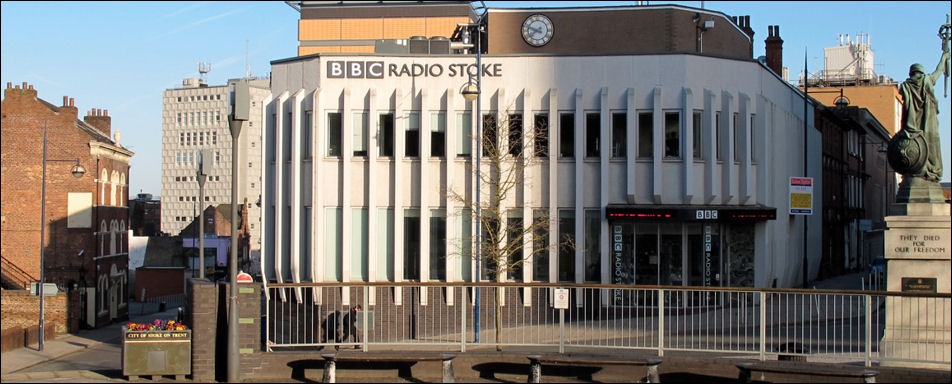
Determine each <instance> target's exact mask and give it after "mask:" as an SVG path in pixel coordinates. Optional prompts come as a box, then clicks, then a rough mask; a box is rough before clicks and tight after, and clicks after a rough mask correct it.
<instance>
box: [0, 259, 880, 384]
mask: <svg viewBox="0 0 952 384" xmlns="http://www.w3.org/2000/svg"><path fill="white" fill-rule="evenodd" d="M865 276H866V273H865V272H857V273H852V274H846V275H842V276H837V277H834V278H830V279H827V280H822V281H816V282H814V283H813V284H811V287H813V288H816V289H840V290H858V289H861V287H862V278H864V277H865ZM141 312H142V311H141V309H139V307H133V306H130V319H129V321H131V322H152V321H153V320H154V319H170V320H171V319H175V318H176V316H177V315H178V309H177V308H174V307H173V308H170V309H168V310H166V311H164V312H155V313H148V314H143V313H141ZM124 324H126V322H125V321H123V322H117V323H113V324H110V325H107V326H104V327H100V328H96V329H89V330H81V331H80V332H78V333H76V334H63V335H57V337H56V338H55V339H53V340H49V341H47V342H45V343H44V347H43V350H42V351H38V350H37V348H36V346H35V345H34V346H29V347H23V348H19V349H15V350H12V351H8V352H4V353H3V354H2V359H0V363H2V364H0V365H2V368H0V378H2V381H3V382H92V383H97V382H100V383H107V382H126V380H125V379H117V378H115V377H109V376H106V375H104V374H103V373H100V372H96V371H91V370H71V371H69V370H67V371H55V372H26V370H27V369H28V368H30V367H33V366H36V365H38V364H42V363H45V362H49V361H53V360H56V359H59V358H62V357H64V356H67V355H69V354H72V353H76V352H79V351H82V350H85V349H88V348H93V347H95V346H97V345H100V344H103V343H109V342H112V341H116V340H118V339H119V338H121V337H122V332H121V328H122V326H123V325H124Z"/></svg>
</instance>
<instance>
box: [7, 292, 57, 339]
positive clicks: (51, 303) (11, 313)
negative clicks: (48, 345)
mask: <svg viewBox="0 0 952 384" xmlns="http://www.w3.org/2000/svg"><path fill="white" fill-rule="evenodd" d="M2 296H3V299H2V300H3V302H2V315H0V317H2V319H0V320H2V323H3V326H2V328H3V331H4V337H6V335H7V332H6V331H8V330H11V329H21V330H20V332H21V333H22V332H23V330H26V329H29V328H31V327H33V328H36V327H37V326H38V325H39V321H40V317H39V310H40V297H39V296H33V295H31V294H30V291H25V290H24V291H19V290H16V291H14V290H6V289H4V290H3V291H2ZM66 301H67V300H66V293H63V292H60V293H57V294H56V295H55V296H46V297H45V298H44V299H43V305H44V307H45V310H44V316H45V317H46V319H45V320H46V321H45V323H46V325H47V326H49V325H50V324H53V325H54V327H55V331H56V332H55V333H54V336H55V334H62V333H66V318H67V308H66ZM34 332H35V330H34ZM46 337H47V338H50V337H51V336H50V335H46ZM33 339H34V342H35V339H36V336H33ZM20 345H21V346H22V345H23V344H22V343H21V344H20Z"/></svg>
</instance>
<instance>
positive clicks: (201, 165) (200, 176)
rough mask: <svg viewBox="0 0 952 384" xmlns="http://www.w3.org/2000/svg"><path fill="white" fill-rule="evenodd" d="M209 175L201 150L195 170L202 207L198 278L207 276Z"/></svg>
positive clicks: (199, 217)
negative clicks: (206, 223)
mask: <svg viewBox="0 0 952 384" xmlns="http://www.w3.org/2000/svg"><path fill="white" fill-rule="evenodd" d="M207 178H208V175H206V174H205V156H204V152H200V154H199V157H198V171H196V172H195V179H197V180H198V205H199V207H201V209H199V212H198V278H199V279H204V278H205V180H206V179H207Z"/></svg>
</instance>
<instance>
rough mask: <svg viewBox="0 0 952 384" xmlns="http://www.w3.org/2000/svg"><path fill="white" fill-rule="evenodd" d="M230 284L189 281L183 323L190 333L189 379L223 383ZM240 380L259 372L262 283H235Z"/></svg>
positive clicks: (226, 361)
mask: <svg viewBox="0 0 952 384" xmlns="http://www.w3.org/2000/svg"><path fill="white" fill-rule="evenodd" d="M229 291H230V284H228V283H212V282H209V281H207V280H200V279H189V280H188V294H187V298H186V308H187V311H188V312H187V313H186V323H187V324H188V325H189V327H190V328H192V329H193V331H192V379H193V380H197V381H214V380H216V379H217V380H219V381H224V380H226V379H227V363H228V355H227V349H228V347H227V346H228V343H227V342H228V339H227V338H228V305H229V303H228V301H229V300H227V298H228V296H229ZM238 291H239V292H238V350H239V367H240V370H239V377H240V378H243V379H244V378H251V377H253V375H254V374H256V372H259V371H260V369H261V366H262V365H261V364H262V363H261V362H260V361H259V360H260V353H261V349H262V346H261V323H260V321H261V299H262V296H261V284H260V283H250V284H238Z"/></svg>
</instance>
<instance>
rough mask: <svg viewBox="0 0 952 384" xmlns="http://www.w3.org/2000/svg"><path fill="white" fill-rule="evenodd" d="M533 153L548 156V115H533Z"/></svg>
mask: <svg viewBox="0 0 952 384" xmlns="http://www.w3.org/2000/svg"><path fill="white" fill-rule="evenodd" d="M534 127H535V132H534V133H533V135H534V141H535V155H536V156H538V157H549V115H546V114H538V115H535V125H534Z"/></svg>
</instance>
